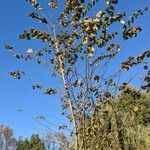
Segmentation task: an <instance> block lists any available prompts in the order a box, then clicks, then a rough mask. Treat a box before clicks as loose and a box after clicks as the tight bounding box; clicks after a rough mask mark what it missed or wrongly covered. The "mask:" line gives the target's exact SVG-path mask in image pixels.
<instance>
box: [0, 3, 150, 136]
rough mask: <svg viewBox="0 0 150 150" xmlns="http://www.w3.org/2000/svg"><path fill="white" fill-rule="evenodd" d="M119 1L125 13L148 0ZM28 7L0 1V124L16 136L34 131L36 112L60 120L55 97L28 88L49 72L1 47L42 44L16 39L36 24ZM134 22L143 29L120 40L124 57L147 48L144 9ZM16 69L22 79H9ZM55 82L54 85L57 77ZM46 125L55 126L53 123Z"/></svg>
mask: <svg viewBox="0 0 150 150" xmlns="http://www.w3.org/2000/svg"><path fill="white" fill-rule="evenodd" d="M100 1H101V0H100ZM120 1H121V3H120V6H119V7H120V9H121V10H122V9H123V10H126V11H127V12H128V13H130V12H134V11H135V10H136V9H139V8H144V7H145V6H146V5H149V4H150V0H120ZM44 2H47V0H45V1H44ZM30 9H31V7H30V6H29V5H28V4H27V3H26V1H25V0H1V4H0V19H1V20H0V124H5V125H9V126H10V127H12V128H13V129H14V131H15V135H16V136H19V135H21V136H25V137H26V136H29V135H30V134H31V133H33V132H35V130H34V128H36V127H39V125H38V124H37V123H36V122H35V121H34V120H33V119H32V117H34V116H36V115H38V114H39V115H44V116H46V117H47V118H48V120H49V121H50V122H53V123H54V124H58V125H60V124H61V122H63V121H64V119H63V118H62V117H61V115H60V114H61V111H60V109H59V100H58V99H57V98H55V97H49V96H45V95H42V94H41V93H40V92H38V91H34V90H32V88H31V86H32V84H34V83H45V84H46V85H49V84H54V81H52V80H50V79H49V72H47V71H46V70H44V69H43V68H42V67H40V66H39V65H35V63H25V62H20V61H17V60H15V59H14V58H13V57H12V55H11V54H10V53H8V52H7V51H6V50H5V49H4V45H5V43H10V44H13V45H15V47H16V48H17V50H18V52H19V51H20V52H21V51H22V49H23V50H26V49H28V48H32V47H33V48H37V49H40V48H42V44H39V43H37V42H35V41H32V42H29V41H28V42H26V41H18V39H17V37H18V34H19V33H21V32H22V31H23V30H25V29H28V28H30V27H32V26H36V24H35V23H36V21H32V19H30V18H28V17H27V13H28V12H29V11H30ZM98 9H99V8H98V7H97V10H98ZM55 15H57V14H55ZM137 24H139V25H142V27H144V30H143V31H142V33H140V34H139V37H138V38H137V39H136V40H130V41H129V42H127V44H123V52H122V57H125V58H126V56H128V55H129V54H130V55H135V54H137V53H138V52H139V51H141V50H145V49H149V48H150V38H149V35H150V14H148V13H147V14H145V16H143V17H141V18H139V21H137ZM19 69H20V70H23V71H25V72H26V71H27V75H26V76H25V77H24V78H23V79H21V80H13V79H12V78H10V77H9V76H8V72H9V71H12V70H19ZM38 81H39V82H38ZM55 84H56V86H57V84H58V81H57V82H56V83H55ZM19 108H21V109H23V110H24V113H18V111H17V110H18V109H19ZM49 126H50V127H51V128H52V129H53V130H56V127H55V126H52V125H49Z"/></svg>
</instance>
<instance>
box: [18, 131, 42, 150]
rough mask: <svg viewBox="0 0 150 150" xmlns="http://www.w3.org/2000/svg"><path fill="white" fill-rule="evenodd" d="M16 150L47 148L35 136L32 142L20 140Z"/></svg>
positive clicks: (40, 149) (32, 137)
mask: <svg viewBox="0 0 150 150" xmlns="http://www.w3.org/2000/svg"><path fill="white" fill-rule="evenodd" d="M16 150H45V146H44V142H42V140H41V139H40V138H39V136H38V135H34V134H33V135H32V136H31V139H30V140H28V139H25V140H19V141H18V143H17V148H16Z"/></svg>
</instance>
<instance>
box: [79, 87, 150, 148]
mask: <svg viewBox="0 0 150 150" xmlns="http://www.w3.org/2000/svg"><path fill="white" fill-rule="evenodd" d="M149 98H150V95H149V94H146V93H143V92H138V91H136V90H133V89H132V92H131V93H130V94H124V93H120V94H119V95H118V98H117V99H115V100H113V101H107V102H98V103H97V107H96V109H95V112H94V114H93V115H92V116H85V121H84V122H83V123H84V125H83V124H82V125H79V127H78V128H79V134H80V138H81V139H84V141H83V143H82V145H83V146H82V148H83V147H84V148H85V149H87V150H91V149H95V150H99V149H100V150H109V149H112V150H115V149H124V150H126V149H133V150H139V149H140V150H148V149H149V148H150V143H149V141H150V136H149V132H150V118H149V116H150V111H149V108H150V107H149V106H150V101H149ZM145 116H147V117H145Z"/></svg>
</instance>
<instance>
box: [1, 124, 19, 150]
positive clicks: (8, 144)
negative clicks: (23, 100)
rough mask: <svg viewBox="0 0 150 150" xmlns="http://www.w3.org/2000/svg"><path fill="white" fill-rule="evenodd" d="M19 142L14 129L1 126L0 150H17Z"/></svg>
mask: <svg viewBox="0 0 150 150" xmlns="http://www.w3.org/2000/svg"><path fill="white" fill-rule="evenodd" d="M16 143H17V140H16V139H15V138H14V135H13V129H11V128H9V127H8V126H5V125H0V149H1V150H10V149H11V150H15V148H16Z"/></svg>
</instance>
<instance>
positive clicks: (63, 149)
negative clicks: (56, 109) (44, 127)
mask: <svg viewBox="0 0 150 150" xmlns="http://www.w3.org/2000/svg"><path fill="white" fill-rule="evenodd" d="M43 139H44V143H45V145H46V147H47V150H51V149H60V150H69V149H70V148H69V147H70V145H71V143H70V141H69V140H68V139H67V137H66V136H65V134H64V133H63V132H60V133H59V132H58V133H55V134H52V133H47V134H46V136H44V138H43Z"/></svg>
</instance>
